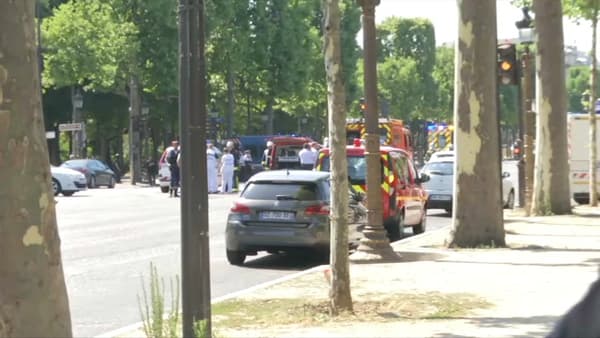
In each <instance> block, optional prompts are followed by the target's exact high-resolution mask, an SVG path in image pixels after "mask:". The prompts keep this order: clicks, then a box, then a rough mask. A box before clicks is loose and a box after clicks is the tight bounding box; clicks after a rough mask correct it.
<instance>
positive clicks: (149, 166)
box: [146, 158, 158, 187]
mask: <svg viewBox="0 0 600 338" xmlns="http://www.w3.org/2000/svg"><path fill="white" fill-rule="evenodd" d="M146 171H147V172H148V184H150V186H151V187H153V186H154V183H156V175H157V174H158V164H157V163H156V161H154V160H153V159H152V158H149V159H148V160H147V161H146Z"/></svg>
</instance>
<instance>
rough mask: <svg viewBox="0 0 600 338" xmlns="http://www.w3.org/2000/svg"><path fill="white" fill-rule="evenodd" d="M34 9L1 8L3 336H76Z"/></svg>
mask: <svg viewBox="0 0 600 338" xmlns="http://www.w3.org/2000/svg"><path fill="white" fill-rule="evenodd" d="M34 5H35V1H33V0H27V1H25V0H24V1H2V2H0V178H1V179H2V184H0V285H1V286H2V287H1V288H0V303H1V304H2V305H1V307H0V337H70V336H72V332H71V319H70V314H69V302H68V298H67V291H66V287H65V280H64V275H63V269H62V262H61V255H60V239H59V236H58V229H57V225H56V211H55V201H54V196H53V194H52V189H51V187H50V177H51V175H50V165H49V162H48V150H47V147H46V140H45V137H44V135H45V133H44V122H43V121H44V119H43V116H42V112H41V96H40V93H41V91H40V83H39V77H38V72H39V68H38V62H37V50H36V42H35V36H36V32H35V26H34Z"/></svg>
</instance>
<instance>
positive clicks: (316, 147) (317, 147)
mask: <svg viewBox="0 0 600 338" xmlns="http://www.w3.org/2000/svg"><path fill="white" fill-rule="evenodd" d="M310 150H311V151H312V152H313V156H314V157H315V163H314V165H315V166H316V165H317V160H318V159H319V150H321V145H320V144H318V143H317V142H313V143H311V144H310Z"/></svg>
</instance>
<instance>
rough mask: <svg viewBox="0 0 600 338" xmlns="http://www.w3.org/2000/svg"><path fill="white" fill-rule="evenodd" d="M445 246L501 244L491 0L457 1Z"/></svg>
mask: <svg viewBox="0 0 600 338" xmlns="http://www.w3.org/2000/svg"><path fill="white" fill-rule="evenodd" d="M458 25H459V41H458V43H457V45H456V56H457V57H456V75H455V79H456V85H455V97H456V100H455V105H454V119H455V137H456V147H455V151H456V159H455V170H454V173H455V175H454V187H455V190H454V213H453V219H452V230H451V232H450V236H449V238H448V240H447V242H446V244H447V245H448V246H450V247H454V246H458V247H477V246H481V245H491V246H504V245H505V242H504V225H503V221H502V196H501V174H500V172H501V169H500V168H501V163H500V151H499V149H500V135H499V128H498V123H499V121H498V114H497V104H496V94H497V83H496V82H497V79H496V67H497V65H496V2H495V1H481V0H463V1H459V20H458Z"/></svg>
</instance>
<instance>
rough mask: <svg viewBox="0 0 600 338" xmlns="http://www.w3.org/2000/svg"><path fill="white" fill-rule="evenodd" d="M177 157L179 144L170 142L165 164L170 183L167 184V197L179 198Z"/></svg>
mask: <svg viewBox="0 0 600 338" xmlns="http://www.w3.org/2000/svg"><path fill="white" fill-rule="evenodd" d="M178 156H179V142H178V141H172V142H171V147H169V148H168V152H167V164H168V165H169V171H170V172H171V182H170V184H169V197H179V195H178V193H177V191H178V190H179V166H178V165H177V157H178Z"/></svg>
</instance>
